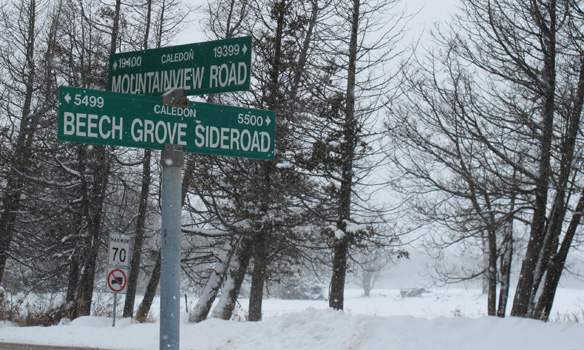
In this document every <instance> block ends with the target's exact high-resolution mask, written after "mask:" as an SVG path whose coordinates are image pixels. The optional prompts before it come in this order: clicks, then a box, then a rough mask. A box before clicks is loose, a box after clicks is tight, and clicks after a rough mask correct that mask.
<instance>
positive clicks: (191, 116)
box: [58, 86, 276, 160]
mask: <svg viewBox="0 0 584 350" xmlns="http://www.w3.org/2000/svg"><path fill="white" fill-rule="evenodd" d="M275 122H276V113H275V112H273V111H265V110H259V109H250V108H241V107H232V106H222V105H215V104H210V103H199V102H190V103H189V106H188V108H184V109H183V108H178V107H170V106H165V105H163V104H162V98H161V97H153V96H143V95H130V94H123V93H116V92H110V91H100V90H91V89H83V88H75V87H66V86H61V87H60V88H59V126H58V139H59V140H60V141H69V142H80V143H89V144H101V145H112V146H126V147H138V148H150V149H163V148H164V144H173V145H181V146H182V148H183V150H184V151H185V152H192V153H199V154H209V155H219V156H231V157H244V158H255V159H262V160H271V159H274V137H275V124H276V123H275Z"/></svg>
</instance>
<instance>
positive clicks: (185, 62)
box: [109, 36, 251, 95]
mask: <svg viewBox="0 0 584 350" xmlns="http://www.w3.org/2000/svg"><path fill="white" fill-rule="evenodd" d="M250 72H251V37H249V36H247V37H239V38H231V39H226V40H217V41H207V42H203V43H196V44H187V45H178V46H171V47H165V48H159V49H151V50H142V51H132V52H124V53H118V54H112V55H110V66H109V83H110V90H111V91H114V92H123V93H126V94H136V95H161V94H163V93H164V92H165V91H166V90H168V89H169V88H182V89H184V90H185V94H186V95H199V94H211V93H219V92H228V91H243V90H249V80H250Z"/></svg>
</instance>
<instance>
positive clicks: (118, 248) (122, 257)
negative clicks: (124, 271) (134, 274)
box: [108, 234, 130, 267]
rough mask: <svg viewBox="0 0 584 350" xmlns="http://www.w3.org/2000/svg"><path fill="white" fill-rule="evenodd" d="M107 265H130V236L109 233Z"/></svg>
mask: <svg viewBox="0 0 584 350" xmlns="http://www.w3.org/2000/svg"><path fill="white" fill-rule="evenodd" d="M108 265H110V266H122V267H128V266H129V265H130V237H128V236H123V235H118V234H110V242H109V259H108Z"/></svg>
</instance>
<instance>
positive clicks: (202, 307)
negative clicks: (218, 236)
mask: <svg viewBox="0 0 584 350" xmlns="http://www.w3.org/2000/svg"><path fill="white" fill-rule="evenodd" d="M237 246H238V244H237V242H235V243H233V242H227V243H225V245H224V246H223V251H224V252H225V254H224V255H223V256H222V257H221V259H220V260H219V261H218V262H217V263H216V264H215V267H214V269H213V272H212V273H211V276H210V277H209V279H208V280H207V284H206V285H205V289H204V290H203V292H202V293H201V296H200V297H199V300H198V301H197V305H195V307H194V308H193V310H192V311H191V312H190V314H189V322H201V321H203V320H205V319H206V318H207V316H208V315H209V311H211V306H212V305H213V302H215V298H216V297H217V293H219V289H221V284H222V283H223V280H224V279H225V274H226V271H227V267H229V264H230V263H231V258H232V257H233V254H234V253H235V250H236V249H237Z"/></svg>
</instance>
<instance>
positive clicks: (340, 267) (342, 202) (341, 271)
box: [329, 0, 360, 310]
mask: <svg viewBox="0 0 584 350" xmlns="http://www.w3.org/2000/svg"><path fill="white" fill-rule="evenodd" d="M359 7H360V0H353V10H352V13H351V19H350V21H351V22H350V23H351V37H350V41H349V55H348V67H347V90H346V106H345V120H344V124H343V136H344V141H343V143H342V144H341V153H342V157H343V165H342V170H341V188H340V192H339V209H338V210H339V221H338V222H337V230H338V231H340V232H342V233H343V237H337V239H336V240H335V243H334V247H333V276H332V280H331V286H330V287H331V292H330V296H329V306H330V307H331V308H333V309H335V310H343V307H344V292H345V276H346V273H347V255H348V253H349V246H350V244H349V237H348V234H349V233H347V229H346V226H347V222H349V220H350V218H351V196H352V192H353V159H354V157H355V147H356V144H357V141H358V140H357V134H356V133H357V121H356V118H355V87H356V74H357V73H356V70H357V39H358V31H359V16H360V13H359ZM351 234H352V233H351Z"/></svg>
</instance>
